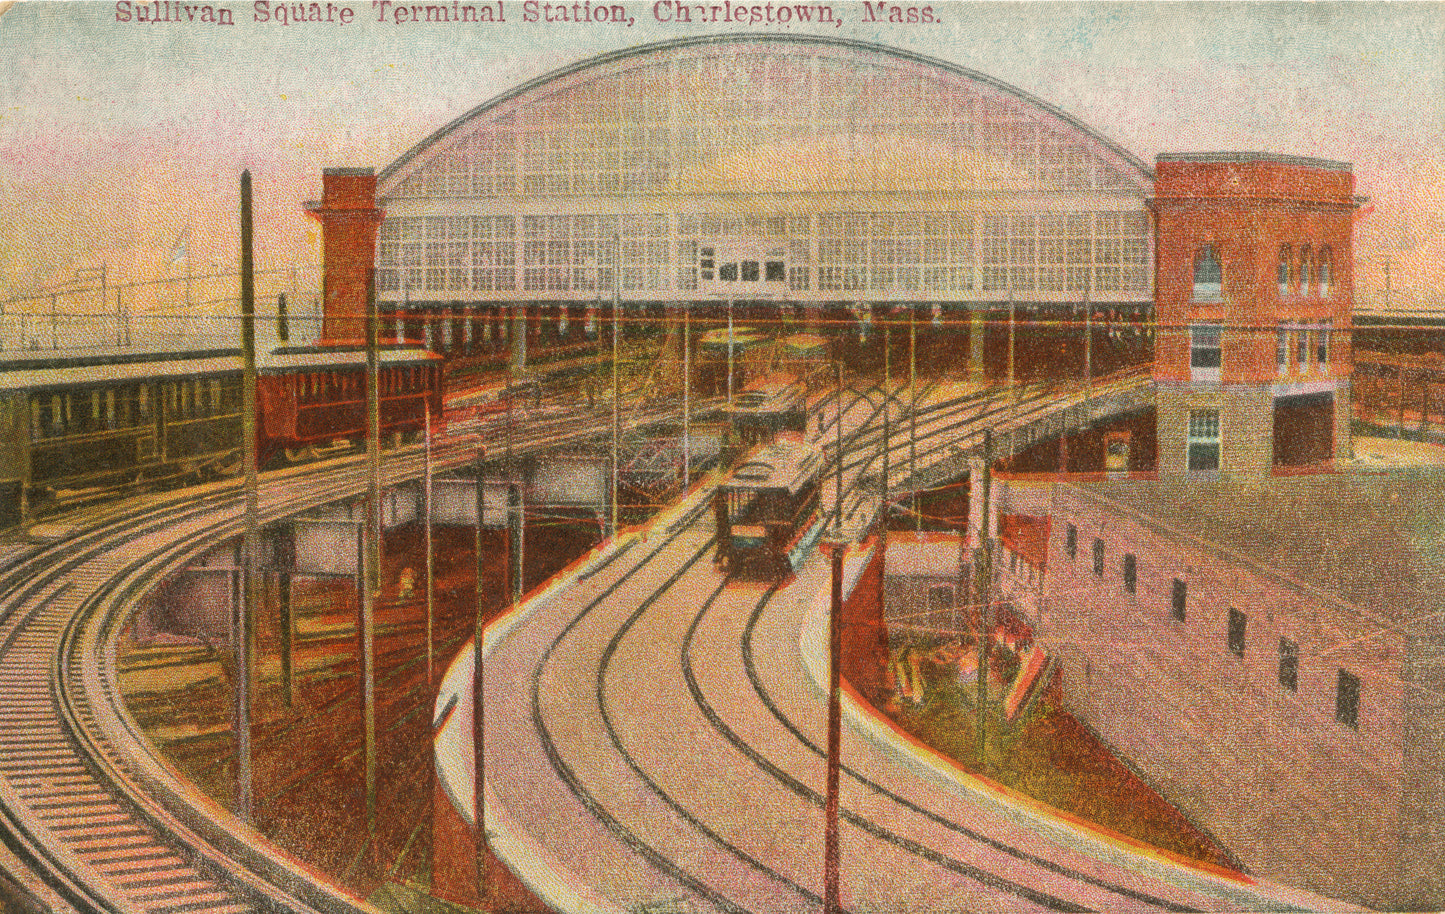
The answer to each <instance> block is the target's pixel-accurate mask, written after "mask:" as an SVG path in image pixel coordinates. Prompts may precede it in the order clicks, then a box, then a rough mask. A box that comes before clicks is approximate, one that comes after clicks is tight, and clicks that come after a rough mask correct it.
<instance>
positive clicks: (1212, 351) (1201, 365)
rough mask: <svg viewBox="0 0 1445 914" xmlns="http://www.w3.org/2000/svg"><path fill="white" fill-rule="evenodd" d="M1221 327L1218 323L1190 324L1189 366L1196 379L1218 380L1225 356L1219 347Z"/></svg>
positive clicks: (1192, 377) (1193, 378)
mask: <svg viewBox="0 0 1445 914" xmlns="http://www.w3.org/2000/svg"><path fill="white" fill-rule="evenodd" d="M1220 333H1221V328H1220V326H1219V325H1218V324H1191V325H1190V326H1189V368H1190V378H1191V380H1194V381H1218V380H1219V367H1220V365H1221V364H1223V357H1222V355H1221V353H1220V348H1219V337H1220Z"/></svg>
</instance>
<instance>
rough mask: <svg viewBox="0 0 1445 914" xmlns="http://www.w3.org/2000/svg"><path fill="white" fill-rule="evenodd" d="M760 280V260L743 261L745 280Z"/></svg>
mask: <svg viewBox="0 0 1445 914" xmlns="http://www.w3.org/2000/svg"><path fill="white" fill-rule="evenodd" d="M757 281H758V262H757V261H756V260H744V261H743V282H757Z"/></svg>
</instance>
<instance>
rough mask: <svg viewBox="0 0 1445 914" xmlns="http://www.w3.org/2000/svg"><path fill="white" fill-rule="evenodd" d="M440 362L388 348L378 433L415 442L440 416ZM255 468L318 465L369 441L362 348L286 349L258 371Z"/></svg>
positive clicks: (382, 363) (414, 350)
mask: <svg viewBox="0 0 1445 914" xmlns="http://www.w3.org/2000/svg"><path fill="white" fill-rule="evenodd" d="M441 373H442V359H441V357H440V356H438V355H436V354H435V353H431V352H428V351H426V350H425V349H422V348H420V347H417V346H409V345H387V346H383V347H382V349H381V352H380V355H379V365H378V370H377V382H378V385H379V387H380V389H381V429H382V434H383V435H384V436H386V437H388V438H390V440H391V442H392V443H393V444H401V443H403V442H405V441H410V440H415V438H416V437H417V436H418V435H420V434H421V432H422V429H423V427H424V426H425V424H426V413H427V410H428V408H430V410H431V414H432V415H433V416H440V415H441V409H442V391H441V388H442V377H441ZM257 375H258V376H257V382H256V406H257V413H258V423H257V430H256V450H257V462H258V463H259V464H260V465H261V466H263V467H264V466H267V465H268V464H271V463H274V462H277V461H278V460H286V461H288V462H293V463H294V462H297V461H300V460H306V459H310V458H313V457H315V456H316V455H317V453H318V452H320V451H323V450H326V449H330V448H334V447H344V446H349V445H351V444H354V443H355V442H358V441H361V440H364V439H365V437H366V351H365V350H364V349H362V348H361V347H337V346H327V347H324V348H323V347H308V348H291V347H288V348H282V349H278V350H276V351H275V352H274V353H272V354H271V359H270V361H269V363H268V364H267V365H265V366H258V368H257Z"/></svg>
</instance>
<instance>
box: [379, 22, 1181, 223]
mask: <svg viewBox="0 0 1445 914" xmlns="http://www.w3.org/2000/svg"><path fill="white" fill-rule="evenodd" d="M763 47H770V48H776V49H777V51H778V52H782V53H781V54H780V55H779V56H780V57H784V56H788V55H789V53H791V54H792V55H794V56H799V57H812V58H817V59H819V60H828V61H831V62H833V63H835V64H840V65H842V66H844V67H849V66H851V67H853V68H855V69H857V70H858V71H860V72H861V71H863V70H866V69H868V68H870V67H871V68H874V69H875V70H877V69H879V68H882V69H894V70H911V71H912V73H911V75H913V76H914V77H916V78H919V79H925V80H926V81H928V82H932V83H933V84H934V85H932V86H931V87H925V88H933V89H934V90H936V91H937V92H938V93H939V95H940V99H939V100H935V104H941V105H943V106H945V108H946V107H947V106H948V105H950V104H953V102H952V101H950V99H948V98H942V96H943V95H944V94H945V93H946V91H947V88H948V87H947V84H948V83H952V87H951V88H952V89H953V90H954V94H955V95H956V96H957V97H960V98H961V97H964V96H968V95H973V96H984V95H987V96H990V97H992V98H994V99H996V100H998V101H999V102H1001V103H1002V106H1003V108H1005V109H1012V110H1013V111H1015V112H1017V113H1018V114H1021V115H1022V116H1024V117H1030V118H1032V119H1033V120H1034V121H1035V123H1037V124H1040V125H1043V128H1044V129H1045V130H1046V131H1047V132H1048V133H1050V134H1053V135H1055V136H1057V137H1062V138H1065V139H1062V140H1060V141H1059V143H1061V144H1063V146H1066V147H1068V148H1067V149H1064V151H1063V152H1058V153H1056V155H1055V158H1059V159H1062V160H1064V161H1065V162H1066V163H1067V162H1068V161H1069V160H1070V159H1071V158H1072V159H1073V160H1075V164H1074V166H1073V167H1074V169H1075V172H1074V173H1078V169H1079V168H1080V167H1083V168H1088V167H1094V166H1097V167H1098V169H1099V173H1100V174H1103V173H1107V174H1106V176H1105V177H1098V176H1097V175H1096V177H1095V178H1094V179H1093V180H1092V181H1091V182H1089V183H1090V187H1091V188H1092V189H1102V190H1105V191H1112V192H1115V193H1118V192H1124V193H1132V194H1137V195H1140V196H1142V195H1145V194H1147V193H1149V192H1150V190H1151V188H1152V184H1153V179H1154V175H1153V172H1152V170H1151V169H1150V168H1149V167H1148V166H1147V165H1146V164H1144V163H1143V162H1142V161H1140V160H1139V159H1138V158H1136V157H1135V156H1134V155H1132V154H1131V153H1129V152H1128V151H1127V150H1125V149H1124V148H1122V147H1121V146H1119V145H1118V144H1117V143H1115V142H1113V141H1112V140H1110V139H1108V138H1107V137H1105V136H1103V135H1102V134H1100V133H1099V132H1098V131H1096V130H1094V129H1093V128H1091V127H1089V126H1088V125H1086V124H1084V123H1083V122H1081V121H1079V120H1078V119H1077V118H1075V117H1073V116H1072V115H1069V114H1068V113H1066V112H1064V111H1062V110H1060V109H1058V108H1056V107H1054V106H1053V105H1050V104H1049V103H1047V102H1045V101H1043V100H1041V99H1039V98H1036V97H1035V96H1033V95H1030V94H1029V93H1027V92H1024V91H1022V90H1020V89H1018V88H1016V87H1014V86H1012V85H1009V84H1008V83H1005V82H1003V81H1001V80H999V79H996V78H994V77H992V76H989V75H987V74H984V73H980V72H977V71H975V70H970V69H968V68H965V67H960V66H958V65H956V64H952V63H949V62H947V61H942V60H938V59H936V58H932V57H927V56H925V55H921V54H915V53H912V52H909V51H904V50H900V49H897V48H891V47H887V46H884V45H880V44H874V43H871V42H865V41H857V40H852V39H836V38H826V37H820V36H795V35H776V34H755V33H741V34H729V35H712V36H699V37H690V38H683V39H677V40H671V41H663V42H656V43H652V44H647V45H641V46H638V47H633V48H627V49H625V50H619V51H613V52H609V53H606V54H601V55H598V56H596V57H592V58H588V59H586V60H583V61H580V62H578V63H575V64H571V65H568V66H566V67H562V68H560V69H557V70H553V71H552V72H550V73H547V74H544V75H542V76H539V77H537V78H535V79H532V80H529V81H527V82H525V83H522V84H520V85H518V86H516V87H515V88H513V89H510V90H508V91H506V92H504V93H502V94H500V95H498V96H496V97H495V98H493V99H491V100H489V101H487V102H484V103H483V104H481V105H478V106H477V107H475V108H473V109H472V110H471V111H468V112H467V113H466V114H464V115H462V116H461V117H458V118H456V119H455V120H453V121H452V122H451V123H449V124H447V125H446V126H444V127H442V128H441V129H439V130H437V131H436V132H434V133H432V134H431V135H430V136H428V137H427V138H426V139H424V140H422V141H421V142H420V143H418V144H417V145H416V146H414V147H412V148H411V149H410V150H408V151H407V152H406V153H405V154H403V155H402V156H401V157H399V158H398V159H397V160H396V161H395V162H393V163H391V165H389V166H387V167H386V168H385V169H384V170H383V171H382V172H381V174H380V175H379V176H378V177H379V180H378V184H379V187H378V192H379V194H380V196H381V197H383V198H388V197H391V196H393V195H395V194H397V192H398V191H399V190H400V189H401V188H403V187H404V186H405V184H404V182H405V181H406V179H407V178H408V177H410V176H412V175H414V174H417V173H418V172H419V171H420V170H421V169H423V168H424V167H425V166H426V164H427V163H428V162H429V161H431V160H432V159H433V157H434V156H436V155H438V154H439V153H441V152H442V151H444V150H445V149H447V148H448V147H450V146H452V145H453V144H454V143H455V142H457V140H458V138H459V137H463V136H466V135H467V134H469V133H471V132H472V131H473V130H475V131H481V130H485V129H486V127H487V125H488V123H489V122H499V123H500V122H504V121H507V120H509V119H510V120H512V121H513V122H515V120H517V119H522V120H526V119H527V114H528V110H529V109H530V108H533V107H534V106H537V105H539V104H544V103H545V101H546V100H547V99H548V98H549V97H551V96H552V95H554V94H555V93H557V92H558V91H566V89H567V87H569V86H571V87H572V88H574V89H575V88H577V87H580V86H583V85H585V84H586V83H588V82H590V81H592V80H596V79H605V78H607V77H617V76H621V75H622V74H625V73H627V72H629V71H631V70H634V69H636V68H638V67H646V66H649V65H654V66H655V65H659V64H665V63H666V62H667V61H669V60H671V59H675V58H681V57H686V56H688V55H689V52H692V56H693V57H696V58H699V59H701V58H705V57H707V56H708V55H707V54H706V49H708V48H712V49H715V50H717V51H719V52H721V51H722V50H723V49H724V48H728V49H732V51H731V52H732V53H733V54H745V53H748V51H749V50H750V49H758V48H763ZM717 56H719V57H720V56H721V55H717ZM860 78H862V77H860ZM920 85H922V84H921V83H920ZM669 91H670V92H671V93H672V101H671V102H669V104H672V105H673V106H676V105H677V104H679V103H680V102H679V101H678V99H679V98H680V97H681V94H682V90H681V89H680V88H678V87H677V86H673V87H672V88H671V89H670V90H669ZM743 101H744V102H745V101H746V99H744V100H743ZM919 101H920V102H924V103H927V102H929V101H930V100H929V99H927V98H925V99H920V100H919ZM889 103H890V102H888V100H886V99H879V98H869V97H867V94H866V93H859V98H858V99H857V100H856V101H854V102H850V103H848V104H846V105H844V104H839V103H837V102H835V101H834V100H830V101H829V104H830V105H833V110H834V111H835V112H836V111H841V110H844V109H845V108H849V107H850V106H851V110H852V111H854V112H855V114H856V116H858V117H859V118H861V119H862V121H861V122H860V123H858V124H856V125H855V128H856V129H855V130H854V131H853V132H854V133H856V134H863V133H867V132H868V131H869V130H870V129H871V128H870V126H869V123H868V121H867V118H868V117H869V115H870V113H871V112H870V109H876V108H877V107H878V106H881V105H885V104H889ZM892 104H895V106H896V105H897V104H898V103H897V102H892ZM959 104H962V103H961V102H960V103H959ZM895 110H896V109H895ZM949 110H953V109H949ZM959 110H961V109H959ZM694 113H696V114H699V115H700V116H699V117H698V119H697V120H696V121H693V122H689V123H688V124H687V125H686V126H690V127H697V128H698V129H702V130H706V126H707V125H708V124H709V122H708V121H707V119H706V117H704V116H701V115H702V114H703V112H699V111H694ZM722 115H723V117H722V120H723V121H726V120H727V119H728V117H729V114H728V112H726V111H724V112H722ZM774 115H776V116H777V117H778V119H782V120H786V119H787V117H788V112H785V111H769V112H768V113H767V114H764V115H747V114H744V115H743V118H744V120H747V121H750V122H751V123H755V124H763V123H768V122H770V121H771V120H773V119H774ZM990 116H992V117H997V112H996V111H995V112H993V113H992V114H991V115H990ZM1007 117H1008V115H1004V118H1005V119H1007ZM955 120H957V121H958V122H962V121H963V120H965V118H964V116H962V115H959V116H956V117H955ZM625 122H626V121H625V119H623V121H622V123H625ZM529 123H530V124H531V126H534V127H547V128H551V129H557V128H561V129H564V130H565V129H566V128H567V126H568V122H567V115H566V112H565V111H564V112H562V113H561V116H560V117H559V118H558V119H556V120H554V121H546V120H541V121H537V122H529ZM512 126H515V123H513V124H512ZM661 126H662V127H667V126H668V124H667V123H665V122H664V123H662V124H661ZM674 126H675V125H674ZM994 126H996V127H997V126H998V124H994ZM469 127H470V128H472V129H471V130H469V129H468V128H469ZM922 127H923V125H922V124H921V122H920V123H915V124H914V125H913V126H912V127H910V126H907V125H904V126H903V127H901V128H900V132H899V133H898V134H896V136H902V135H903V134H906V133H907V132H909V131H914V132H916V131H917V130H918V129H922ZM999 129H1006V128H1003V127H1000V128H999ZM895 138H896V137H895ZM674 142H675V140H674ZM947 142H948V141H947V139H944V140H942V141H941V143H945V144H946V143H947ZM779 145H780V146H783V147H787V146H788V145H789V144H788V143H787V142H786V139H785V140H784V142H782V143H780V144H779ZM852 151H853V152H854V153H855V156H854V157H857V158H862V157H864V156H865V155H866V153H865V151H864V150H861V149H856V148H855V149H853V150H852ZM843 152H844V150H842V149H841V148H840V147H835V148H833V149H832V154H833V157H834V158H835V159H836V158H844V157H845V156H844V155H843V154H842V153H843ZM814 153H815V154H822V155H824V156H828V155H829V151H828V150H827V149H826V148H823V149H819V150H814ZM733 154H734V155H735V158H734V159H732V160H730V161H729V163H728V167H729V168H737V169H739V170H740V172H739V173H740V174H742V175H743V176H744V177H745V178H746V177H752V178H753V179H755V180H761V181H766V180H768V179H769V176H770V174H771V173H770V172H767V171H766V169H765V168H764V169H762V170H761V171H760V170H759V167H756V166H753V173H752V174H749V173H748V168H749V167H750V166H749V165H748V164H747V163H746V162H744V161H743V156H745V155H746V151H744V150H737V149H734V150H733ZM787 154H790V153H784V155H787ZM980 154H981V155H986V156H991V158H988V159H987V161H983V162H981V163H980V162H977V161H970V162H967V163H963V164H962V165H959V166H958V167H959V168H960V169H962V170H963V171H969V172H975V173H977V172H987V173H988V174H987V178H984V177H982V176H979V177H975V178H974V179H973V180H974V182H975V183H979V184H982V183H988V184H990V185H993V186H996V187H1001V189H1006V188H1007V187H1008V185H1009V184H1010V183H1015V184H1017V186H1018V188H1019V189H1024V190H1026V189H1029V188H1028V187H1025V185H1036V184H1037V183H1038V181H1037V178H1038V176H1039V173H1040V171H1041V166H1037V165H1035V166H1032V168H1033V170H1032V171H1031V172H1030V175H1031V178H1023V177H1020V176H1019V175H1018V174H1016V173H1015V171H1014V170H1012V168H1011V166H1010V164H1009V162H1008V161H1006V160H1007V158H1008V156H1007V155H1003V156H1002V157H1000V156H998V155H993V153H992V152H991V151H988V150H981V151H980ZM1085 157H1086V158H1089V159H1092V160H1093V161H1092V163H1086V164H1085V165H1083V166H1080V165H1079V164H1078V163H1077V160H1078V159H1080V158H1085ZM920 158H921V157H920ZM817 161H818V159H817V158H814V159H812V160H810V163H809V164H807V165H799V166H794V170H798V169H800V168H801V169H806V170H808V171H810V172H813V173H816V172H817V171H818V170H819V169H817V167H816V163H817ZM772 167H773V168H774V169H775V170H776V169H777V166H776V165H775V166H772ZM917 167H918V166H916V165H914V166H909V167H908V168H914V169H916V168H917ZM908 168H905V169H903V171H902V172H899V174H897V175H896V176H894V177H893V179H892V180H895V181H896V182H897V183H898V185H899V187H907V186H909V185H910V184H912V183H915V182H916V180H917V175H916V174H914V173H912V172H909V171H908ZM1054 168H1055V172H1054V173H1055V174H1065V173H1066V172H1067V169H1068V168H1069V166H1068V165H1067V164H1066V165H1064V166H1054ZM679 170H680V169H679V167H678V166H677V164H676V163H673V164H672V165H671V168H670V170H669V177H668V179H667V180H669V181H676V180H677V177H676V175H677V174H678V172H679ZM895 171H897V169H895ZM782 172H783V173H784V176H785V177H784V180H786V173H787V166H786V165H784V166H782ZM1001 175H1002V179H1000V176H1001ZM873 177H874V180H875V181H876V174H875V175H874V176H873ZM516 180H517V182H518V190H517V191H516V192H517V193H522V192H524V191H523V190H522V189H521V179H520V175H518V176H517V178H516ZM727 180H735V179H734V178H729V179H727ZM724 183H726V181H725V182H724ZM844 183H846V178H844ZM925 183H926V180H925ZM659 189H661V188H657V187H651V188H637V187H632V188H628V187H618V188H609V189H607V190H605V191H600V192H599V191H594V190H586V191H577V190H571V191H566V192H572V193H587V192H593V193H602V194H603V195H611V194H613V193H617V192H631V191H637V192H644V193H645V192H647V191H648V190H654V191H655V190H659ZM754 189H756V188H754ZM1032 189H1035V190H1037V189H1039V188H1037V187H1036V186H1035V187H1032ZM1061 189H1063V188H1061ZM667 190H671V191H679V190H681V191H687V190H700V192H707V191H706V189H699V188H691V187H683V188H678V187H669V188H667ZM499 193H512V191H500V192H499ZM463 195H464V194H463ZM403 196H405V194H403Z"/></svg>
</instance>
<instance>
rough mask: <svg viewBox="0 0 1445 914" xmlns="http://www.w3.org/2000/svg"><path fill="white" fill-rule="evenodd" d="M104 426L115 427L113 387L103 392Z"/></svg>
mask: <svg viewBox="0 0 1445 914" xmlns="http://www.w3.org/2000/svg"><path fill="white" fill-rule="evenodd" d="M105 427H106V428H115V388H114V387H112V388H110V389H109V390H107V391H106V392H105Z"/></svg>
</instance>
